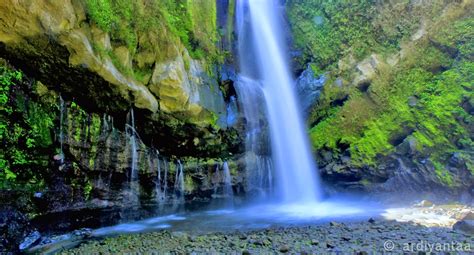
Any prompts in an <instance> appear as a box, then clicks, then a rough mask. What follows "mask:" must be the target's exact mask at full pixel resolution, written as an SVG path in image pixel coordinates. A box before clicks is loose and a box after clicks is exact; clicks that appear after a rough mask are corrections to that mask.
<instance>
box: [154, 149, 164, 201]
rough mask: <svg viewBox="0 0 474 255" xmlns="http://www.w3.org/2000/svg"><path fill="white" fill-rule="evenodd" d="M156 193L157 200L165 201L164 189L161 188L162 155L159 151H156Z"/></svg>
mask: <svg viewBox="0 0 474 255" xmlns="http://www.w3.org/2000/svg"><path fill="white" fill-rule="evenodd" d="M155 194H156V202H158V204H161V203H163V202H164V200H165V197H164V191H163V190H162V189H161V165H160V157H159V152H158V151H156V185H155Z"/></svg>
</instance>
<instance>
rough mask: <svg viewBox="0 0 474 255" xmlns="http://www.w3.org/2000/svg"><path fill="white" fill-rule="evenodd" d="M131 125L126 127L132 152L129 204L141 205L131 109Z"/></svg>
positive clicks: (135, 138)
mask: <svg viewBox="0 0 474 255" xmlns="http://www.w3.org/2000/svg"><path fill="white" fill-rule="evenodd" d="M128 117H129V118H128V119H129V121H128V122H129V124H126V125H125V132H126V133H127V135H128V137H129V146H130V152H131V161H132V162H131V164H130V179H129V186H130V187H129V188H130V190H129V192H130V194H129V197H128V198H127V199H128V200H129V201H127V202H129V203H132V204H135V205H139V203H140V201H139V197H138V196H139V192H140V190H139V189H140V187H139V184H138V148H137V132H136V131H135V116H134V114H133V108H132V109H130V113H129V116H128Z"/></svg>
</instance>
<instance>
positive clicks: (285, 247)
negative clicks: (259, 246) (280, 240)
mask: <svg viewBox="0 0 474 255" xmlns="http://www.w3.org/2000/svg"><path fill="white" fill-rule="evenodd" d="M289 250H290V248H289V247H288V246H287V245H283V246H281V247H280V252H283V253H287V252H288V251H289Z"/></svg>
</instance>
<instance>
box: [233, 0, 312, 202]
mask: <svg viewBox="0 0 474 255" xmlns="http://www.w3.org/2000/svg"><path fill="white" fill-rule="evenodd" d="M278 2H279V1H273V0H239V1H238V4H237V11H236V14H237V29H238V35H239V44H238V45H239V56H240V66H241V68H240V69H241V70H240V71H241V76H240V77H241V79H240V80H239V82H238V85H237V90H238V94H239V92H241V93H240V95H241V94H242V91H244V89H242V88H245V90H251V91H253V93H254V94H256V93H262V94H263V97H264V101H265V105H266V109H265V110H266V114H267V117H268V124H269V130H270V140H271V155H272V159H273V163H274V168H275V172H276V176H275V177H276V195H277V196H278V198H279V199H281V200H282V201H284V202H286V203H315V202H317V201H318V200H319V199H320V196H321V191H320V187H319V181H318V178H317V174H316V173H317V167H316V165H315V163H314V162H315V161H314V159H313V157H312V155H311V150H310V146H309V142H308V137H307V134H306V131H305V130H306V129H305V126H304V124H303V119H302V117H301V110H300V107H299V105H298V103H297V99H296V93H295V84H294V83H295V82H294V80H293V78H292V76H291V73H290V70H289V67H288V63H289V61H288V58H287V56H286V55H285V53H286V52H288V49H287V48H286V46H285V35H284V31H282V28H283V27H284V26H283V25H284V23H283V22H284V19H283V12H282V7H281V6H280V4H278ZM249 87H250V88H249ZM260 91H261V92H260ZM246 94H248V93H246ZM255 97H256V98H258V97H259V96H255ZM255 97H254V98H255ZM241 100H242V98H241ZM243 100H245V101H246V102H245V103H243V104H242V105H244V113H245V111H252V112H253V111H255V110H254V109H253V108H256V107H259V105H258V101H256V100H253V102H250V103H249V101H250V100H247V99H245V98H243ZM246 108H247V109H246ZM245 115H246V116H247V114H245ZM253 125H254V123H252V121H249V120H247V128H248V131H247V132H249V131H250V132H253V129H255V127H254V126H253ZM260 126H261V125H260ZM247 142H251V143H255V141H249V140H247ZM251 146H255V144H253V145H251Z"/></svg>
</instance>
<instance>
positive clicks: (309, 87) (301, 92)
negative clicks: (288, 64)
mask: <svg viewBox="0 0 474 255" xmlns="http://www.w3.org/2000/svg"><path fill="white" fill-rule="evenodd" d="M324 83H325V78H324V76H320V77H316V75H315V74H314V72H313V70H312V69H311V67H310V66H308V67H307V68H306V69H305V70H304V71H303V72H302V73H301V75H300V76H299V77H298V79H297V80H296V88H297V91H298V96H299V98H300V99H301V106H302V108H303V110H304V112H305V113H306V114H308V113H309V112H310V110H311V108H312V107H313V106H314V104H315V103H316V102H317V101H318V99H319V96H320V95H321V90H322V88H323V86H324Z"/></svg>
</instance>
